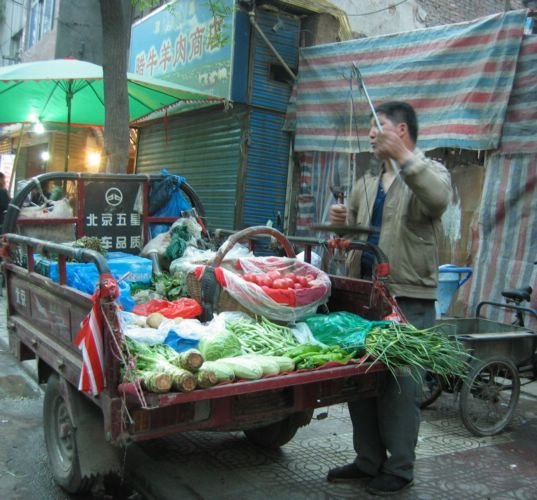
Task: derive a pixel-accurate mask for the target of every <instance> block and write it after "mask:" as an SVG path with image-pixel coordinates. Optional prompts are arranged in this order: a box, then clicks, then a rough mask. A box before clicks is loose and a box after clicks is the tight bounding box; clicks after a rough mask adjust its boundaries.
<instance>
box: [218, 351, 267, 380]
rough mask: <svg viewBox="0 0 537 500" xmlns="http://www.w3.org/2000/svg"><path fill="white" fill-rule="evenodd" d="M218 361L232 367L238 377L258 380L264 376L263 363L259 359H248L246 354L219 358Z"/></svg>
mask: <svg viewBox="0 0 537 500" xmlns="http://www.w3.org/2000/svg"><path fill="white" fill-rule="evenodd" d="M218 363H220V364H222V365H224V366H227V367H229V368H231V369H232V370H233V373H234V374H235V376H236V377H238V378H245V379H247V380H257V379H260V378H261V377H262V376H263V368H262V367H261V365H260V364H259V363H258V362H257V361H255V360H253V359H248V358H247V357H245V356H237V357H234V358H223V359H219V360H218Z"/></svg>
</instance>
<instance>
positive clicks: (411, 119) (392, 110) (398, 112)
mask: <svg viewBox="0 0 537 500" xmlns="http://www.w3.org/2000/svg"><path fill="white" fill-rule="evenodd" d="M375 111H376V112H377V114H379V113H382V114H383V115H386V116H387V117H388V118H389V119H390V121H392V122H393V123H395V124H396V125H398V124H399V123H406V124H407V127H408V135H409V136H410V138H411V139H412V140H413V141H414V142H417V141H418V117H417V115H416V111H415V110H414V108H413V107H412V106H411V105H410V104H408V103H406V102H402V101H390V102H385V103H383V104H380V105H379V106H377V107H376V108H375Z"/></svg>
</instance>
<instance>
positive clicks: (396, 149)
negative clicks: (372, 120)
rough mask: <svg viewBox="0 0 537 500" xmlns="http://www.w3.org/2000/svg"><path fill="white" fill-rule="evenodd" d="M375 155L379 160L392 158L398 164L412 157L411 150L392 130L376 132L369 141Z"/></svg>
mask: <svg viewBox="0 0 537 500" xmlns="http://www.w3.org/2000/svg"><path fill="white" fill-rule="evenodd" d="M371 144H372V146H373V150H374V152H375V156H376V157H377V158H379V159H380V160H388V159H390V158H391V159H393V160H395V161H396V162H397V163H399V164H400V165H401V164H403V163H404V162H406V161H408V160H411V159H412V156H413V155H412V151H409V150H408V149H407V147H406V146H405V144H404V142H403V141H402V140H401V138H400V137H399V136H398V135H397V134H396V133H395V132H394V131H392V130H385V131H384V132H378V133H377V135H376V136H375V138H374V140H373V141H371Z"/></svg>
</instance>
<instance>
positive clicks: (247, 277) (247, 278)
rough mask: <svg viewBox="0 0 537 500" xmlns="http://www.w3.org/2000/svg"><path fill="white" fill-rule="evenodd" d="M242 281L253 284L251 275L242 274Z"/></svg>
mask: <svg viewBox="0 0 537 500" xmlns="http://www.w3.org/2000/svg"><path fill="white" fill-rule="evenodd" d="M242 279H243V280H244V281H251V282H255V276H254V274H253V273H244V274H243V275H242Z"/></svg>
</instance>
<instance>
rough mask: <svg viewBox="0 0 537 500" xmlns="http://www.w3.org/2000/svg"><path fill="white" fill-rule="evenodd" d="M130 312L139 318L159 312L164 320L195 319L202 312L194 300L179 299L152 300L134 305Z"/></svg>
mask: <svg viewBox="0 0 537 500" xmlns="http://www.w3.org/2000/svg"><path fill="white" fill-rule="evenodd" d="M132 312H133V313H135V314H139V315H141V316H149V315H150V314H152V313H155V312H159V313H160V314H162V315H163V316H165V317H166V318H195V317H196V316H199V315H200V314H201V313H202V312H203V310H202V308H201V306H200V305H199V303H198V302H196V301H195V300H194V299H189V298H187V297H181V298H180V299H177V300H174V301H169V300H163V299H153V300H150V301H149V302H147V303H146V304H136V305H135V306H134V308H133V309H132Z"/></svg>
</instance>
